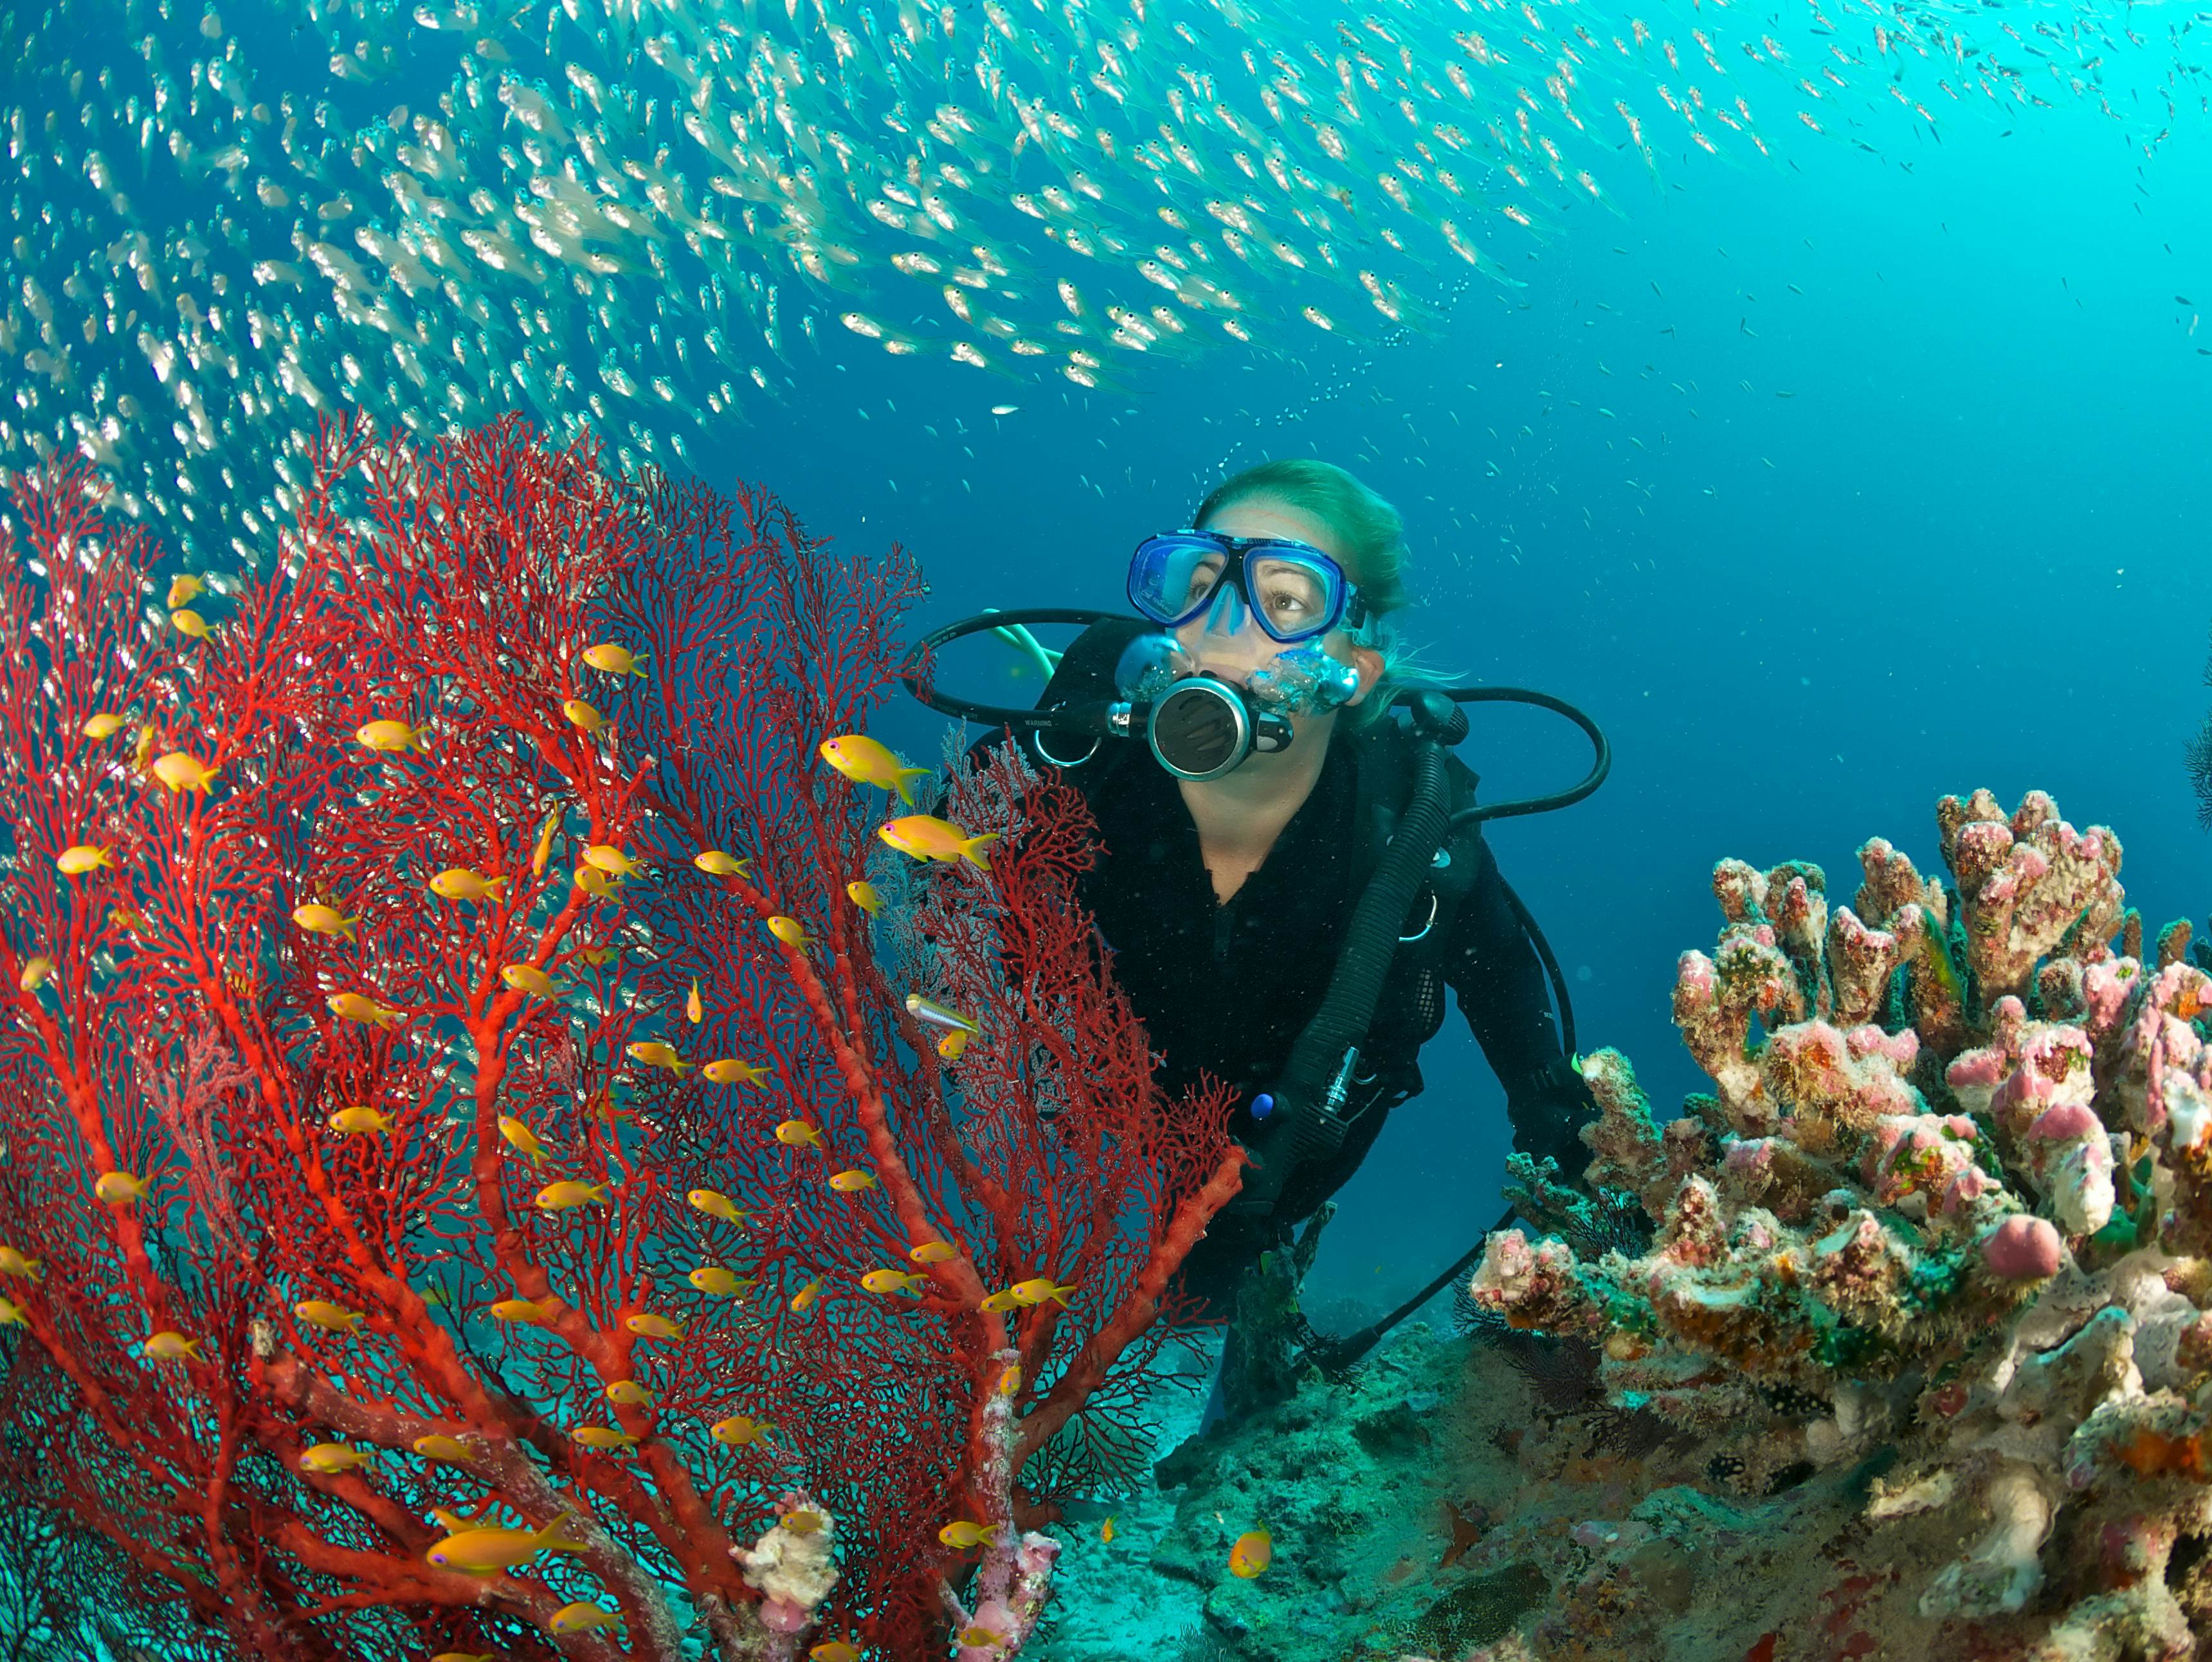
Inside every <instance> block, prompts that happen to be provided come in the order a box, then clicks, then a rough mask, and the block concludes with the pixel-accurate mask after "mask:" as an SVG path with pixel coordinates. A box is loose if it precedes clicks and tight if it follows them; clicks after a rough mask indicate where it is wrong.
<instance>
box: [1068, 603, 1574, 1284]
mask: <svg viewBox="0 0 2212 1662" xmlns="http://www.w3.org/2000/svg"><path fill="white" fill-rule="evenodd" d="M1134 632H1135V628H1134V626H1133V625H1127V626H1124V625H1119V624H1102V625H1100V626H1098V627H1097V628H1096V629H1093V630H1091V631H1089V632H1088V633H1086V635H1085V636H1084V637H1083V638H1082V639H1081V640H1079V641H1078V642H1076V643H1075V645H1074V646H1073V647H1071V648H1070V649H1069V652H1068V654H1067V656H1066V659H1065V660H1064V661H1063V662H1062V664H1061V667H1060V672H1059V673H1057V674H1055V675H1054V678H1053V681H1052V684H1051V685H1050V686H1049V687H1048V689H1047V691H1046V693H1045V696H1044V697H1043V699H1042V700H1041V703H1047V704H1049V703H1061V702H1072V701H1076V700H1080V699H1083V698H1089V697H1103V696H1110V694H1109V693H1108V692H1106V691H1103V689H1104V688H1105V687H1107V686H1109V685H1110V680H1109V678H1110V674H1111V669H1112V665H1113V662H1114V660H1115V657H1118V655H1119V651H1120V647H1121V644H1123V643H1125V642H1126V641H1127V639H1128V638H1129V636H1131V635H1132V634H1133V633H1134ZM1048 742H1051V743H1054V744H1059V741H1048ZM1059 747H1060V749H1062V750H1065V749H1067V748H1069V747H1068V746H1065V745H1060V746H1059ZM1409 748H1410V741H1409V740H1407V738H1406V736H1405V735H1404V734H1402V733H1401V731H1400V729H1399V728H1397V727H1396V726H1395V724H1393V723H1389V722H1384V723H1378V724H1376V725H1375V726H1373V727H1370V728H1368V729H1366V730H1364V732H1359V733H1353V732H1352V731H1350V730H1349V729H1348V728H1347V727H1346V724H1345V723H1343V722H1342V721H1340V723H1339V725H1338V730H1337V733H1336V735H1335V738H1334V741H1333V742H1332V743H1331V744H1330V746H1329V752H1328V757H1327V758H1326V759H1325V760H1324V762H1323V764H1322V771H1321V776H1320V777H1319V779H1318V780H1317V781H1316V783H1315V785H1314V788H1313V792H1312V794H1310V796H1308V797H1307V799H1306V801H1305V802H1304V804H1303V805H1302V806H1301V807H1299V808H1298V811H1297V813H1295V814H1294V815H1293V816H1292V817H1291V820H1290V823H1289V824H1288V825H1285V827H1284V829H1283V831H1282V833H1281V835H1280V836H1279V837H1277V839H1276V842H1275V844H1274V847H1273V849H1270V850H1269V851H1268V854H1267V860H1266V861H1265V862H1264V863H1263V864H1262V865H1261V867H1260V868H1259V869H1258V870H1256V871H1255V872H1254V873H1253V874H1251V875H1250V876H1249V877H1248V878H1247V879H1246V880H1244V883H1243V886H1241V887H1240V888H1238V890H1237V892H1236V893H1235V894H1234V895H1233V896H1231V898H1230V899H1229V901H1228V902H1227V904H1220V903H1218V902H1217V901H1216V899H1215V898H1214V892H1213V880H1212V876H1211V874H1209V873H1208V872H1207V870H1206V864H1205V861H1204V860H1203V858H1202V857H1201V855H1200V850H1199V837H1198V829H1197V827H1196V825H1194V824H1193V823H1192V820H1191V817H1190V813H1189V810H1188V808H1187V807H1185V806H1184V804H1183V801H1182V793H1181V790H1180V788H1179V787H1178V785H1177V782H1176V779H1175V778H1174V776H1171V775H1170V774H1169V773H1168V772H1167V771H1166V770H1164V769H1163V768H1162V767H1161V766H1160V765H1159V764H1158V762H1157V761H1156V760H1155V759H1154V758H1153V757H1152V752H1151V751H1150V749H1149V748H1148V747H1147V746H1146V745H1144V744H1143V743H1142V742H1140V741H1133V740H1117V741H1109V742H1106V743H1104V744H1102V745H1101V746H1100V747H1099V750H1098V752H1097V754H1096V755H1095V756H1094V757H1093V758H1091V760H1090V761H1088V762H1087V763H1085V764H1083V765H1082V766H1079V767H1072V768H1069V769H1067V770H1065V773H1064V775H1063V776H1064V777H1065V778H1066V780H1067V781H1068V782H1070V783H1073V784H1074V785H1076V786H1078V787H1079V788H1080V789H1081V790H1082V791H1083V793H1084V795H1085V800H1086V801H1088V802H1089V803H1090V806H1091V812H1092V813H1094V814H1095V815H1096V816H1097V820H1098V831H1099V839H1100V842H1101V843H1102V845H1103V846H1102V850H1101V854H1100V857H1099V863H1098V865H1097V868H1095V869H1094V870H1092V871H1091V872H1090V873H1089V874H1087V875H1086V876H1085V880H1084V881H1083V884H1082V888H1081V894H1082V899H1083V901H1084V904H1085V905H1086V906H1087V907H1088V908H1089V909H1090V910H1091V912H1092V913H1093V914H1094V915H1095V916H1096V917H1097V922H1098V926H1099V930H1100V933H1101V934H1103V935H1104V937H1105V939H1106V941H1107V943H1108V944H1109V946H1111V947H1113V948H1114V951H1115V973H1116V975H1117V976H1118V977H1120V979H1121V983H1122V985H1123V986H1124V987H1126V988H1127V989H1128V993H1129V996H1130V999H1131V1001H1133V1003H1134V1005H1135V1007H1136V1009H1137V1013H1138V1014H1139V1016H1141V1017H1142V1018H1143V1019H1144V1021H1145V1024H1146V1027H1147V1028H1148V1029H1149V1031H1150V1032H1151V1034H1152V1044H1153V1046H1154V1048H1155V1049H1157V1050H1159V1051H1161V1052H1163V1053H1164V1056H1165V1062H1164V1066H1163V1068H1162V1071H1161V1075H1160V1080H1161V1083H1162V1084H1163V1085H1164V1087H1166V1088H1167V1090H1168V1091H1169V1093H1170V1095H1173V1094H1175V1093H1178V1092H1180V1091H1181V1089H1182V1087H1185V1086H1186V1085H1189V1084H1192V1083H1194V1082H1195V1081H1197V1079H1198V1077H1199V1075H1200V1074H1201V1073H1204V1074H1211V1075H1213V1076H1214V1077H1215V1078H1217V1079H1219V1080H1223V1081H1227V1082H1228V1083H1229V1084H1230V1085H1231V1086H1232V1087H1235V1088H1236V1089H1237V1091H1238V1093H1239V1094H1240V1098H1241V1099H1242V1101H1243V1102H1249V1099H1250V1098H1251V1097H1252V1096H1253V1095H1254V1094H1255V1093H1258V1092H1261V1091H1263V1090H1265V1089H1267V1087H1268V1085H1269V1084H1270V1083H1271V1082H1272V1081H1273V1077H1274V1075H1275V1074H1276V1073H1277V1072H1278V1071H1279V1069H1280V1068H1281V1067H1282V1066H1283V1063H1284V1062H1285V1059H1286V1058H1287V1056H1289V1054H1290V1050H1291V1044H1293V1042H1294V1041H1295V1040H1296V1039H1297V1036H1298V1033H1299V1032H1300V1031H1301V1030H1302V1029H1303V1028H1304V1026H1305V1024H1306V1022H1307V1021H1308V1020H1310V1018H1311V1017H1312V1016H1313V1014H1314V1012H1315V1011H1316V1008H1318V1007H1319V1006H1320V1003H1321V1000H1322V994H1323V993H1324V991H1325V990H1326V989H1327V988H1328V980H1329V976H1330V972H1331V971H1332V970H1333V969H1334V965H1335V961H1336V949H1337V947H1338V945H1339V943H1340V941H1342V940H1343V937H1344V933H1345V929H1346V924H1347V923H1348V922H1349V920H1350V918H1351V916H1352V908H1353V906H1354V904H1356V903H1357V901H1358V898H1359V895H1360V893H1361V892H1363V890H1364V885H1365V882H1366V878H1367V875H1368V874H1369V873H1370V872H1371V870H1372V868H1373V866H1374V862H1375V860H1376V858H1377V857H1378V856H1379V855H1380V852H1381V849H1382V846H1383V843H1384V841H1385V840H1386V839H1387V837H1388V835H1389V828H1390V826H1391V825H1392V824H1393V823H1395V814H1396V811H1397V809H1398V807H1399V806H1400V805H1401V802H1402V801H1403V797H1404V786H1403V781H1404V780H1405V779H1406V778H1407V777H1409V776H1410V767H1409V765H1407V759H1406V753H1407V751H1408V749H1409ZM1448 767H1449V770H1450V772H1451V774H1452V776H1453V784H1454V787H1455V789H1454V796H1455V806H1457V805H1458V804H1459V803H1462V802H1464V801H1471V800H1472V798H1473V795H1474V783H1475V782H1474V775H1472V774H1471V773H1469V772H1468V770H1467V769H1466V768H1465V767H1463V766H1462V764H1459V763H1458V762H1457V761H1456V760H1452V761H1450V762H1449V764H1448ZM1394 787H1395V788H1394ZM1386 798H1387V800H1385V799H1386ZM1446 849H1447V850H1448V852H1449V855H1450V859H1449V861H1448V862H1447V863H1446V864H1445V865H1444V866H1443V867H1440V868H1437V873H1436V874H1435V876H1434V877H1432V879H1431V883H1430V885H1429V886H1426V887H1425V888H1424V890H1423V892H1422V894H1421V896H1420V897H1419V898H1417V900H1416V902H1415V904H1414V907H1413V911H1412V913H1411V914H1410V915H1409V916H1408V918H1407V922H1406V924H1405V925H1404V927H1403V928H1402V929H1401V934H1407V935H1413V934H1419V939H1418V940H1417V941H1412V942H1409V943H1407V944H1404V945H1401V947H1400V948H1399V951H1398V954H1397V957H1396V959H1395V961H1394V963H1393V965H1392V969H1391V971H1390V976H1389V980H1388V982H1387V983H1385V985H1384V988H1383V997H1382V1000H1381V1001H1380V1003H1379V1004H1378V1005H1377V1007H1376V1014H1375V1020H1374V1023H1373V1026H1371V1027H1370V1030H1369V1034H1368V1041H1367V1043H1366V1044H1364V1046H1362V1047H1361V1056H1362V1062H1361V1071H1360V1075H1359V1076H1358V1077H1357V1078H1356V1079H1355V1081H1354V1083H1353V1087H1352V1093H1351V1098H1350V1102H1349V1104H1348V1106H1349V1108H1350V1109H1352V1110H1354V1111H1358V1117H1357V1118H1356V1119H1355V1121H1354V1123H1353V1124H1352V1129H1351V1131H1350V1133H1349V1135H1347V1136H1346V1140H1345V1142H1344V1145H1343V1147H1342V1148H1340V1150H1339V1151H1338V1152H1337V1154H1335V1155H1334V1157H1333V1158H1330V1159H1328V1160H1316V1161H1312V1162H1309V1163H1307V1164H1304V1165H1302V1166H1299V1167H1298V1168H1297V1170H1296V1172H1294V1173H1293V1174H1292V1176H1291V1179H1290V1181H1289V1183H1288V1184H1287V1185H1286V1186H1285V1189H1284V1190H1283V1193H1282V1196H1281V1199H1280V1202H1279V1204H1278V1205H1277V1207H1276V1208H1275V1209H1274V1212H1273V1216H1272V1217H1271V1218H1254V1217H1250V1216H1237V1215H1224V1216H1223V1217H1222V1218H1220V1219H1218V1221H1216V1222H1215V1224H1214V1226H1213V1227H1212V1229H1211V1230H1210V1231H1209V1233H1208V1234H1207V1236H1206V1239H1205V1240H1204V1241H1203V1242H1201V1243H1200V1246H1199V1249H1198V1251H1196V1252H1195V1253H1194V1254H1193V1256H1192V1258H1191V1260H1190V1263H1189V1266H1188V1271H1187V1275H1186V1282H1187V1283H1188V1285H1190V1287H1191V1288H1192V1289H1193V1290H1194V1291H1198V1292H1201V1293H1205V1294H1208V1295H1211V1294H1216V1293H1218V1292H1220V1291H1222V1290H1224V1288H1225V1287H1226V1285H1227V1283H1228V1281H1229V1280H1230V1279H1231V1277H1233V1275H1234V1274H1235V1273H1236V1271H1237V1269H1241V1268H1242V1266H1243V1264H1244V1263H1249V1261H1250V1260H1251V1259H1252V1258H1253V1257H1255V1256H1256V1255H1257V1253H1258V1252H1259V1251H1261V1250H1262V1249H1263V1248H1264V1247H1265V1246H1266V1245H1267V1244H1268V1242H1269V1241H1271V1240H1272V1239H1274V1238H1275V1236H1276V1235H1277V1234H1278V1233H1279V1231H1280V1229H1281V1228H1282V1227H1285V1226H1287V1225H1288V1224H1291V1223H1293V1222H1296V1221H1298V1220H1300V1219H1303V1218H1305V1217H1307V1216H1309V1215H1311V1214H1312V1212H1313V1211H1314V1210H1315V1208H1317V1207H1318V1206H1320V1204H1321V1203H1322V1202H1323V1201H1324V1200H1326V1199H1327V1198H1328V1196H1330V1195H1332V1194H1334V1192H1335V1191H1336V1190H1338V1189H1339V1188H1340V1187H1341V1186H1342V1185H1343V1184H1344V1183H1345V1182H1346V1179H1347V1178H1350V1177H1351V1176H1352V1172H1354V1171H1355V1170H1356V1169H1357V1168H1358V1165H1359V1163H1360V1161H1361V1160H1363V1159H1364V1157H1365V1155H1366V1154H1367V1151H1368V1149H1369V1148H1370V1147H1371V1146H1372V1144H1373V1143H1374V1141H1375V1138H1376V1134H1377V1133H1379V1132H1380V1131H1381V1130H1382V1129H1383V1120H1384V1118H1385V1117H1386V1115H1387V1114H1388V1112H1389V1109H1390V1108H1392V1107H1393V1106H1395V1105H1397V1104H1398V1103H1401V1102H1403V1101H1405V1100H1406V1099H1407V1098H1409V1097H1412V1096H1413V1095H1415V1094H1417V1093H1419V1091H1420V1089H1421V1074H1420V1068H1419V1062H1418V1060H1417V1057H1418V1056H1419V1050H1420V1047H1421V1046H1422V1045H1423V1044H1425V1043H1426V1042H1427V1041H1428V1040H1429V1039H1430V1038H1433V1037H1434V1036H1435V1034H1436V1032H1437V1030H1438V1028H1439V1027H1441V1026H1443V1017H1444V997H1443V989H1444V988H1445V987H1447V986H1449V988H1450V989H1452V990H1453V991H1454V992H1455V993H1456V994H1457V995H1458V997H1459V1004H1460V1009H1461V1011H1462V1014H1465V1016H1466V1017H1467V1020H1468V1026H1469V1027H1470V1028H1472V1029H1473V1031H1474V1037H1475V1038H1476V1040H1477V1041H1478V1042H1479V1043H1480V1044H1481V1046H1482V1050H1483V1054H1484V1056H1486V1057H1487V1058H1488V1060H1489V1062H1490V1065H1491V1067H1492V1069H1494V1070H1495V1071H1496V1073H1497V1075H1498V1080H1499V1081H1500V1082H1501V1083H1502V1084H1503V1085H1504V1087H1505V1100H1506V1111H1507V1112H1508V1114H1509V1116H1510V1117H1511V1120H1512V1123H1513V1128H1514V1140H1515V1141H1516V1144H1517V1145H1518V1146H1519V1147H1520V1148H1522V1149H1523V1150H1524V1151H1526V1152H1528V1153H1529V1154H1536V1155H1540V1156H1541V1155H1547V1154H1548V1155H1550V1156H1552V1157H1553V1158H1554V1159H1556V1160H1559V1163H1560V1165H1561V1166H1562V1168H1563V1169H1565V1171H1566V1172H1568V1173H1569V1174H1570V1175H1579V1174H1580V1172H1581V1171H1582V1169H1583V1165H1584V1163H1585V1162H1586V1160H1587V1159H1588V1154H1587V1151H1586V1150H1585V1149H1584V1148H1583V1145H1582V1143H1581V1141H1579V1139H1578V1138H1577V1135H1576V1132H1577V1129H1578V1128H1579V1126H1580V1125H1581V1123H1583V1119H1584V1118H1586V1117H1587V1116H1588V1115H1589V1112H1590V1108H1591V1105H1590V1102H1589V1093H1588V1092H1587V1090H1586V1089H1585V1087H1583V1082H1582V1081H1581V1079H1580V1078H1579V1077H1577V1075H1574V1074H1573V1073H1572V1072H1571V1070H1570V1069H1569V1068H1568V1067H1567V1065H1566V1062H1565V1058H1564V1056H1562V1054H1561V1051H1560V1046H1559V1033H1558V1030H1557V1027H1556V1026H1555V1024H1554V1023H1553V1017H1552V1011H1551V1001H1550V998H1549V996H1548V993H1547V988H1546V984H1545V977H1544V970H1543V965H1542V964H1541V960H1540V959H1538V958H1537V956H1536V953H1535V949H1534V947H1532V946H1531V945H1530V944H1529V941H1528V937H1527V935H1526V934H1525V933H1524V932H1523V931H1522V928H1521V924H1520V921H1519V919H1518V917H1517V916H1516V913H1515V910H1514V908H1513V906H1512V904H1511V903H1510V900H1509V899H1508V898H1507V895H1506V892H1505V886H1504V880H1502V879H1501V878H1500V877H1499V875H1498V865H1497V861H1495V860H1494V859H1492V856H1491V853H1490V849H1489V847H1488V845H1487V844H1486V843H1485V842H1484V841H1483V838H1482V835H1481V831H1480V828H1479V827H1477V826H1468V827H1466V828H1465V829H1463V830H1462V831H1457V832H1455V833H1454V834H1453V836H1452V837H1451V838H1450V840H1449V842H1448V843H1447V844H1446ZM1425 922H1426V923H1429V924H1430V927H1429V928H1428V929H1427V932H1426V933H1425V934H1424V933H1421V931H1422V928H1423V925H1424V924H1425ZM1237 1123H1240V1124H1249V1123H1250V1122H1249V1120H1248V1119H1246V1118H1245V1117H1244V1112H1243V1106H1242V1103H1241V1102H1240V1106H1239V1110H1238V1115H1237ZM1483 1221H1484V1222H1487V1218H1485V1219H1484V1220H1483Z"/></svg>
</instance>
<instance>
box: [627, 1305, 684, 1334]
mask: <svg viewBox="0 0 2212 1662" xmlns="http://www.w3.org/2000/svg"><path fill="white" fill-rule="evenodd" d="M623 1326H624V1327H626V1328H628V1329H629V1330H630V1331H631V1332H633V1333H635V1334H636V1335H637V1336H638V1337H639V1338H641V1339H680V1338H682V1337H683V1336H684V1330H683V1329H682V1328H680V1327H678V1325H677V1324H675V1323H674V1322H671V1321H670V1320H669V1319H668V1318H667V1317H665V1316H659V1315H655V1314H654V1313H653V1312H652V1311H650V1310H641V1311H639V1312H637V1314H636V1315H635V1316H625V1317H623Z"/></svg>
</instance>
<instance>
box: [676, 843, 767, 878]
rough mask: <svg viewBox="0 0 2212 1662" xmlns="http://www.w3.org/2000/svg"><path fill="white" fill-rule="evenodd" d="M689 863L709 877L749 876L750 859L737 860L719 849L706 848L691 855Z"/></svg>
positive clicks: (750, 869) (750, 872)
mask: <svg viewBox="0 0 2212 1662" xmlns="http://www.w3.org/2000/svg"><path fill="white" fill-rule="evenodd" d="M691 863H692V864H693V865H695V866H696V867H697V868H699V869H700V870H701V871H702V872H704V873H706V874H707V875H708V876H709V877H750V876H751V875H752V864H753V862H752V861H750V860H739V859H737V858H735V857H734V856H732V855H726V854H724V853H723V852H722V851H721V850H720V849H703V850H702V851H701V852H700V853H697V854H695V855H692V856H691Z"/></svg>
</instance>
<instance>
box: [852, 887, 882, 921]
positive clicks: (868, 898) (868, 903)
mask: <svg viewBox="0 0 2212 1662" xmlns="http://www.w3.org/2000/svg"><path fill="white" fill-rule="evenodd" d="M845 892H846V893H847V894H848V895H850V896H852V898H853V904H854V905H855V906H858V907H859V908H860V910H862V911H864V912H866V913H867V915H868V916H871V917H873V916H876V915H877V914H878V912H880V911H882V910H883V909H884V898H883V896H881V895H879V894H878V893H877V892H876V886H875V885H874V884H872V883H870V882H866V881H865V880H864V881H861V882H859V883H848V884H847V885H846V886H845Z"/></svg>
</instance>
